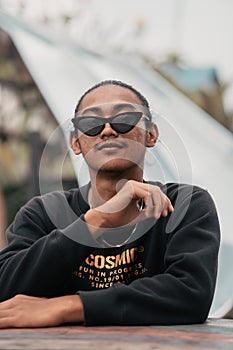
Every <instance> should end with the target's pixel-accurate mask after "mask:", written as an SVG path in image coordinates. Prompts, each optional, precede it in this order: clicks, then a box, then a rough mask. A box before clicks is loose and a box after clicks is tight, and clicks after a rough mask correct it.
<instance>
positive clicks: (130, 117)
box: [112, 112, 142, 134]
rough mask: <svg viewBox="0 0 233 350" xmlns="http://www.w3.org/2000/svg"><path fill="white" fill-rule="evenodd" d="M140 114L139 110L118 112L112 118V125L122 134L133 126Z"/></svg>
mask: <svg viewBox="0 0 233 350" xmlns="http://www.w3.org/2000/svg"><path fill="white" fill-rule="evenodd" d="M141 116H142V113H139V112H129V113H124V114H120V115H118V116H116V117H115V118H114V121H113V122H112V125H113V127H114V128H115V129H116V130H117V131H118V132H120V133H122V134H124V133H127V132H129V131H130V130H131V129H133V128H134V127H135V125H136V124H137V123H138V121H139V119H140V118H141Z"/></svg>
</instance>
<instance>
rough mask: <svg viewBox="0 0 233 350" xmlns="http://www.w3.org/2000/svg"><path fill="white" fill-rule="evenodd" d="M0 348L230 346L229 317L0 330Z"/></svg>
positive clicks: (64, 349)
mask: <svg viewBox="0 0 233 350" xmlns="http://www.w3.org/2000/svg"><path fill="white" fill-rule="evenodd" d="M0 349H1V350H9V349H10V350H19V349H23V350H27V349H30V350H51V349H53V350H55V349H56V350H76V349H77V350H99V349H100V350H105V349H108V350H121V349H125V350H132V349H134V350H152V349H153V350H155V349H158V350H178V349H179V350H181V349H185V350H186V349H187V350H197V349H198V350H201V349H208V350H214V349H229V350H232V349H233V320H226V319H218V320H214V319H209V320H208V321H207V322H206V323H205V324H202V325H184V326H169V327H168V326H160V327H157V326H156V327H83V326H63V327H51V328H36V329H25V328H24V329H5V330H0Z"/></svg>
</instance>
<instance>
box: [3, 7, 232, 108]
mask: <svg viewBox="0 0 233 350" xmlns="http://www.w3.org/2000/svg"><path fill="white" fill-rule="evenodd" d="M19 3H21V4H24V5H25V6H24V10H23V13H24V15H25V16H26V17H27V19H29V20H32V19H33V20H34V19H39V18H41V17H43V16H44V17H46V16H47V17H49V18H53V19H54V23H53V25H54V26H57V27H59V25H57V20H58V18H60V17H61V16H62V15H63V14H66V15H68V16H73V15H75V17H74V18H75V20H73V21H71V22H70V23H69V26H68V27H69V34H70V35H71V36H72V38H73V39H76V40H77V41H80V42H82V44H84V45H85V44H86V45H87V46H89V47H93V48H94V49H98V48H99V49H103V43H105V45H108V46H110V47H111V46H114V45H116V46H117V45H118V46H120V45H123V46H124V47H126V48H127V47H128V48H129V50H130V49H131V50H132V49H133V48H134V49H138V50H140V51H144V52H146V53H148V54H149V55H151V56H152V57H154V58H155V59H156V60H160V59H162V58H163V57H164V56H165V55H167V54H168V53H171V52H173V53H178V54H179V55H180V56H181V57H182V59H183V60H184V61H185V62H186V63H187V64H189V65H192V66H201V67H203V66H207V67H209V66H214V67H216V68H217V69H218V72H219V77H220V80H221V81H222V82H224V83H227V84H229V87H228V89H227V91H226V94H225V106H226V109H227V110H233V64H232V62H233V41H232V36H233V20H232V14H233V0H117V1H116V0H36V1H31V0H24V1H23V0H20V1H19V0H11V1H9V0H1V2H0V4H2V6H4V8H5V9H6V10H7V11H9V12H13V13H14V12H16V11H18V8H19ZM136 28H143V30H141V31H139V30H138V31H137V30H136ZM136 34H137V35H136ZM98 35H99V39H100V41H99V42H98Z"/></svg>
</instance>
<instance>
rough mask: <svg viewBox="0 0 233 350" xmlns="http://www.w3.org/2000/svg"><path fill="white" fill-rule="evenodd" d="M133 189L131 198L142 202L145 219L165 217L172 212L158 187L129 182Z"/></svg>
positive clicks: (170, 205)
mask: <svg viewBox="0 0 233 350" xmlns="http://www.w3.org/2000/svg"><path fill="white" fill-rule="evenodd" d="M129 182H130V185H131V186H132V187H133V197H134V198H135V199H137V200H139V199H140V200H142V201H143V202H144V214H145V217H146V218H151V217H154V218H155V219H159V218H160V216H163V217H166V216H167V215H168V214H169V213H172V212H173V211H174V208H173V205H172V203H171V201H170V199H169V198H168V197H167V196H166V195H165V194H164V193H163V192H162V191H161V189H160V188H159V187H158V186H155V185H150V184H145V183H140V182H136V181H131V180H130V181H129Z"/></svg>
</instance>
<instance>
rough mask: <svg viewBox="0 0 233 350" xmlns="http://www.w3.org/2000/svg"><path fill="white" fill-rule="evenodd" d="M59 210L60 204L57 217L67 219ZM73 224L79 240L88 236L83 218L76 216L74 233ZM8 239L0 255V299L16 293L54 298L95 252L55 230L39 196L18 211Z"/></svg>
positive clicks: (61, 231)
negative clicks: (76, 270) (81, 236)
mask: <svg viewBox="0 0 233 350" xmlns="http://www.w3.org/2000/svg"><path fill="white" fill-rule="evenodd" d="M51 207H52V208H53V206H52V205H51ZM60 209H61V208H60V207H59V205H58V206H57V211H58V214H59V215H60V216H61V214H62V216H65V212H64V210H60ZM72 225H74V226H75V233H76V236H77V240H78V236H79V235H82V234H84V235H85V234H86V235H87V236H88V234H89V231H88V229H87V228H86V225H85V223H84V222H83V221H82V220H81V219H80V218H78V217H77V216H76V220H75V221H74V222H72V223H71V224H70V226H71V231H73V230H74V227H73V226H72ZM66 229H67V230H68V228H66ZM89 235H90V234H89ZM7 237H8V242H9V244H8V246H6V247H5V249H3V250H2V251H1V252H0V284H1V288H0V300H5V299H9V298H11V297H13V296H15V295H16V294H28V295H32V296H41V297H53V296H59V295H63V294H65V293H67V292H68V291H67V290H66V289H65V285H66V281H67V280H68V281H69V279H70V278H72V273H73V271H74V270H75V267H76V266H77V264H78V263H79V262H81V261H82V260H83V259H84V258H85V257H86V255H88V254H89V253H90V251H91V250H92V249H93V248H91V247H83V246H82V245H81V244H79V243H77V242H76V241H74V240H72V239H70V238H68V237H67V236H66V235H65V234H63V229H58V228H57V227H55V225H54V224H53V223H52V222H51V221H50V218H49V217H48V215H47V212H46V211H45V209H44V203H43V202H42V200H41V198H39V197H37V198H34V199H33V200H31V201H30V202H29V203H28V204H27V205H26V206H25V207H23V208H22V209H21V210H20V211H19V213H18V214H17V216H16V219H15V221H14V223H13V224H12V225H11V226H10V227H9V229H8V231H7ZM74 292H75V291H74Z"/></svg>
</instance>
